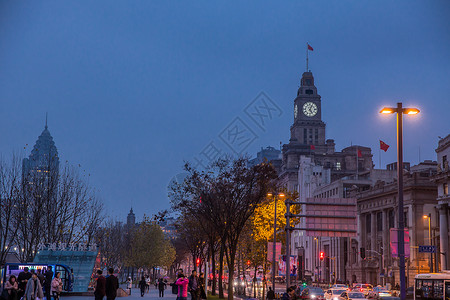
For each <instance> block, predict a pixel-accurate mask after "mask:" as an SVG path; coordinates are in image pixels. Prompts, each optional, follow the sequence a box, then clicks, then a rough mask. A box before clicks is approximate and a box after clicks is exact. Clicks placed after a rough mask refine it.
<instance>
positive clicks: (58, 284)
mask: <svg viewBox="0 0 450 300" xmlns="http://www.w3.org/2000/svg"><path fill="white" fill-rule="evenodd" d="M62 290H63V283H62V280H61V273H60V272H56V274H55V278H53V280H52V287H51V292H52V295H53V299H55V300H59V296H60V295H61V292H62Z"/></svg>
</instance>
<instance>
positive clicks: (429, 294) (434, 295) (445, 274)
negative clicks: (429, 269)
mask: <svg viewBox="0 0 450 300" xmlns="http://www.w3.org/2000/svg"><path fill="white" fill-rule="evenodd" d="M414 300H450V271H449V270H444V271H442V272H441V273H424V274H417V275H416V276H415V277H414Z"/></svg>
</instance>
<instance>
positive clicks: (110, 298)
mask: <svg viewBox="0 0 450 300" xmlns="http://www.w3.org/2000/svg"><path fill="white" fill-rule="evenodd" d="M108 274H109V276H108V277H107V278H106V287H105V290H106V300H114V299H116V297H117V289H118V288H119V279H117V277H116V276H114V269H113V268H109V269H108Z"/></svg>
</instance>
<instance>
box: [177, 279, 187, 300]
mask: <svg viewBox="0 0 450 300" xmlns="http://www.w3.org/2000/svg"><path fill="white" fill-rule="evenodd" d="M175 284H176V285H177V286H178V294H177V300H187V294H188V285H189V279H187V278H186V276H184V274H183V273H181V274H178V279H177V282H176V283H175Z"/></svg>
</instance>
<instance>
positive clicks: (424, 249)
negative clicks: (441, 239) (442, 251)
mask: <svg viewBox="0 0 450 300" xmlns="http://www.w3.org/2000/svg"><path fill="white" fill-rule="evenodd" d="M419 253H436V246H419Z"/></svg>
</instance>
